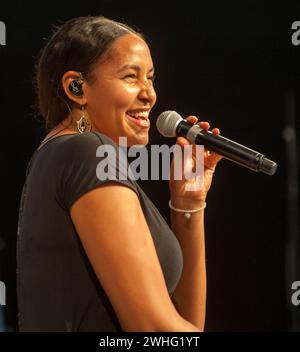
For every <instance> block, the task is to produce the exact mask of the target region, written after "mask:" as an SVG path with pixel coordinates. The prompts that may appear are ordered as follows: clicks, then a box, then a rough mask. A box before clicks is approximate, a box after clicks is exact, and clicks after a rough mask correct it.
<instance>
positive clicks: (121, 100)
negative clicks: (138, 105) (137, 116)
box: [112, 87, 138, 110]
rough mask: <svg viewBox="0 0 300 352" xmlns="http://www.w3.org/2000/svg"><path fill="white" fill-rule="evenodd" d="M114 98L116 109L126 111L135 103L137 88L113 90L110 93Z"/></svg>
mask: <svg viewBox="0 0 300 352" xmlns="http://www.w3.org/2000/svg"><path fill="white" fill-rule="evenodd" d="M112 94H114V96H115V99H114V101H115V104H116V105H117V107H118V108H121V109H126V110H128V109H129V108H130V107H132V106H133V104H134V102H135V101H136V97H137V95H138V89H137V88H128V87H121V88H120V89H118V90H117V89H116V90H114V92H112Z"/></svg>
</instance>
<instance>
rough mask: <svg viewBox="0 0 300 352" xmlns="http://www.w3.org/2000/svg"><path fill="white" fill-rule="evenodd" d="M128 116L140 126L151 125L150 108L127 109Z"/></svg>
mask: <svg viewBox="0 0 300 352" xmlns="http://www.w3.org/2000/svg"><path fill="white" fill-rule="evenodd" d="M126 116H127V118H128V119H129V120H130V121H132V122H133V123H134V124H136V125H137V126H140V127H150V121H149V118H148V117H149V110H148V111H133V110H132V111H127V112H126Z"/></svg>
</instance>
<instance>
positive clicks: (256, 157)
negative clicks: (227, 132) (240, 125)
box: [156, 111, 277, 175]
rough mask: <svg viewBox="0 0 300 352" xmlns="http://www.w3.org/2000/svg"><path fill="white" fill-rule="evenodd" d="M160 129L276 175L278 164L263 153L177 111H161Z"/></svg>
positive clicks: (237, 161)
mask: <svg viewBox="0 0 300 352" xmlns="http://www.w3.org/2000/svg"><path fill="white" fill-rule="evenodd" d="M156 126H157V129H158V131H159V132H160V133H161V134H162V135H163V136H165V137H179V136H182V137H185V138H186V139H188V140H189V141H190V142H191V143H192V144H199V145H204V147H205V148H207V149H208V150H210V151H212V152H215V153H217V154H219V155H221V156H223V157H224V158H225V159H228V160H230V161H232V162H234V163H236V164H239V165H241V166H244V167H246V168H249V169H251V170H253V171H256V172H263V173H265V174H267V175H274V173H275V172H276V170H277V164H276V163H275V162H274V161H272V160H269V159H267V158H266V157H265V156H264V155H263V154H261V153H259V152H257V151H255V150H252V149H250V148H247V147H245V146H243V145H241V144H239V143H236V142H234V141H232V140H230V139H227V138H225V137H222V136H221V135H218V134H214V133H212V132H211V131H208V130H206V129H202V128H201V127H200V126H199V125H198V124H195V125H194V124H192V123H191V122H188V121H186V120H184V119H183V118H182V117H181V116H180V115H179V114H178V113H177V112H176V111H165V112H163V113H161V114H160V115H159V116H158V118H157V121H156Z"/></svg>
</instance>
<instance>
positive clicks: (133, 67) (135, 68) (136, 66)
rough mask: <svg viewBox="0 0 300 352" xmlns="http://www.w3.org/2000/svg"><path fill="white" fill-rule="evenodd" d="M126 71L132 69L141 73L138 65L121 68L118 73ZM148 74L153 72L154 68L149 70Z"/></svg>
mask: <svg viewBox="0 0 300 352" xmlns="http://www.w3.org/2000/svg"><path fill="white" fill-rule="evenodd" d="M127 69H133V70H136V71H141V67H140V66H138V65H124V66H122V67H121V68H120V69H119V70H118V73H119V72H121V71H124V70H127ZM148 72H154V67H152V68H150V70H149V71H148Z"/></svg>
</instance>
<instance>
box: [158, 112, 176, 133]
mask: <svg viewBox="0 0 300 352" xmlns="http://www.w3.org/2000/svg"><path fill="white" fill-rule="evenodd" d="M181 120H182V117H181V116H180V115H179V114H178V113H177V112H176V111H172V110H170V111H164V112H162V113H161V114H160V115H159V116H158V118H157V120H156V127H157V129H158V131H159V133H161V134H162V135H163V136H164V137H176V127H177V126H178V124H179V122H180V121H181Z"/></svg>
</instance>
